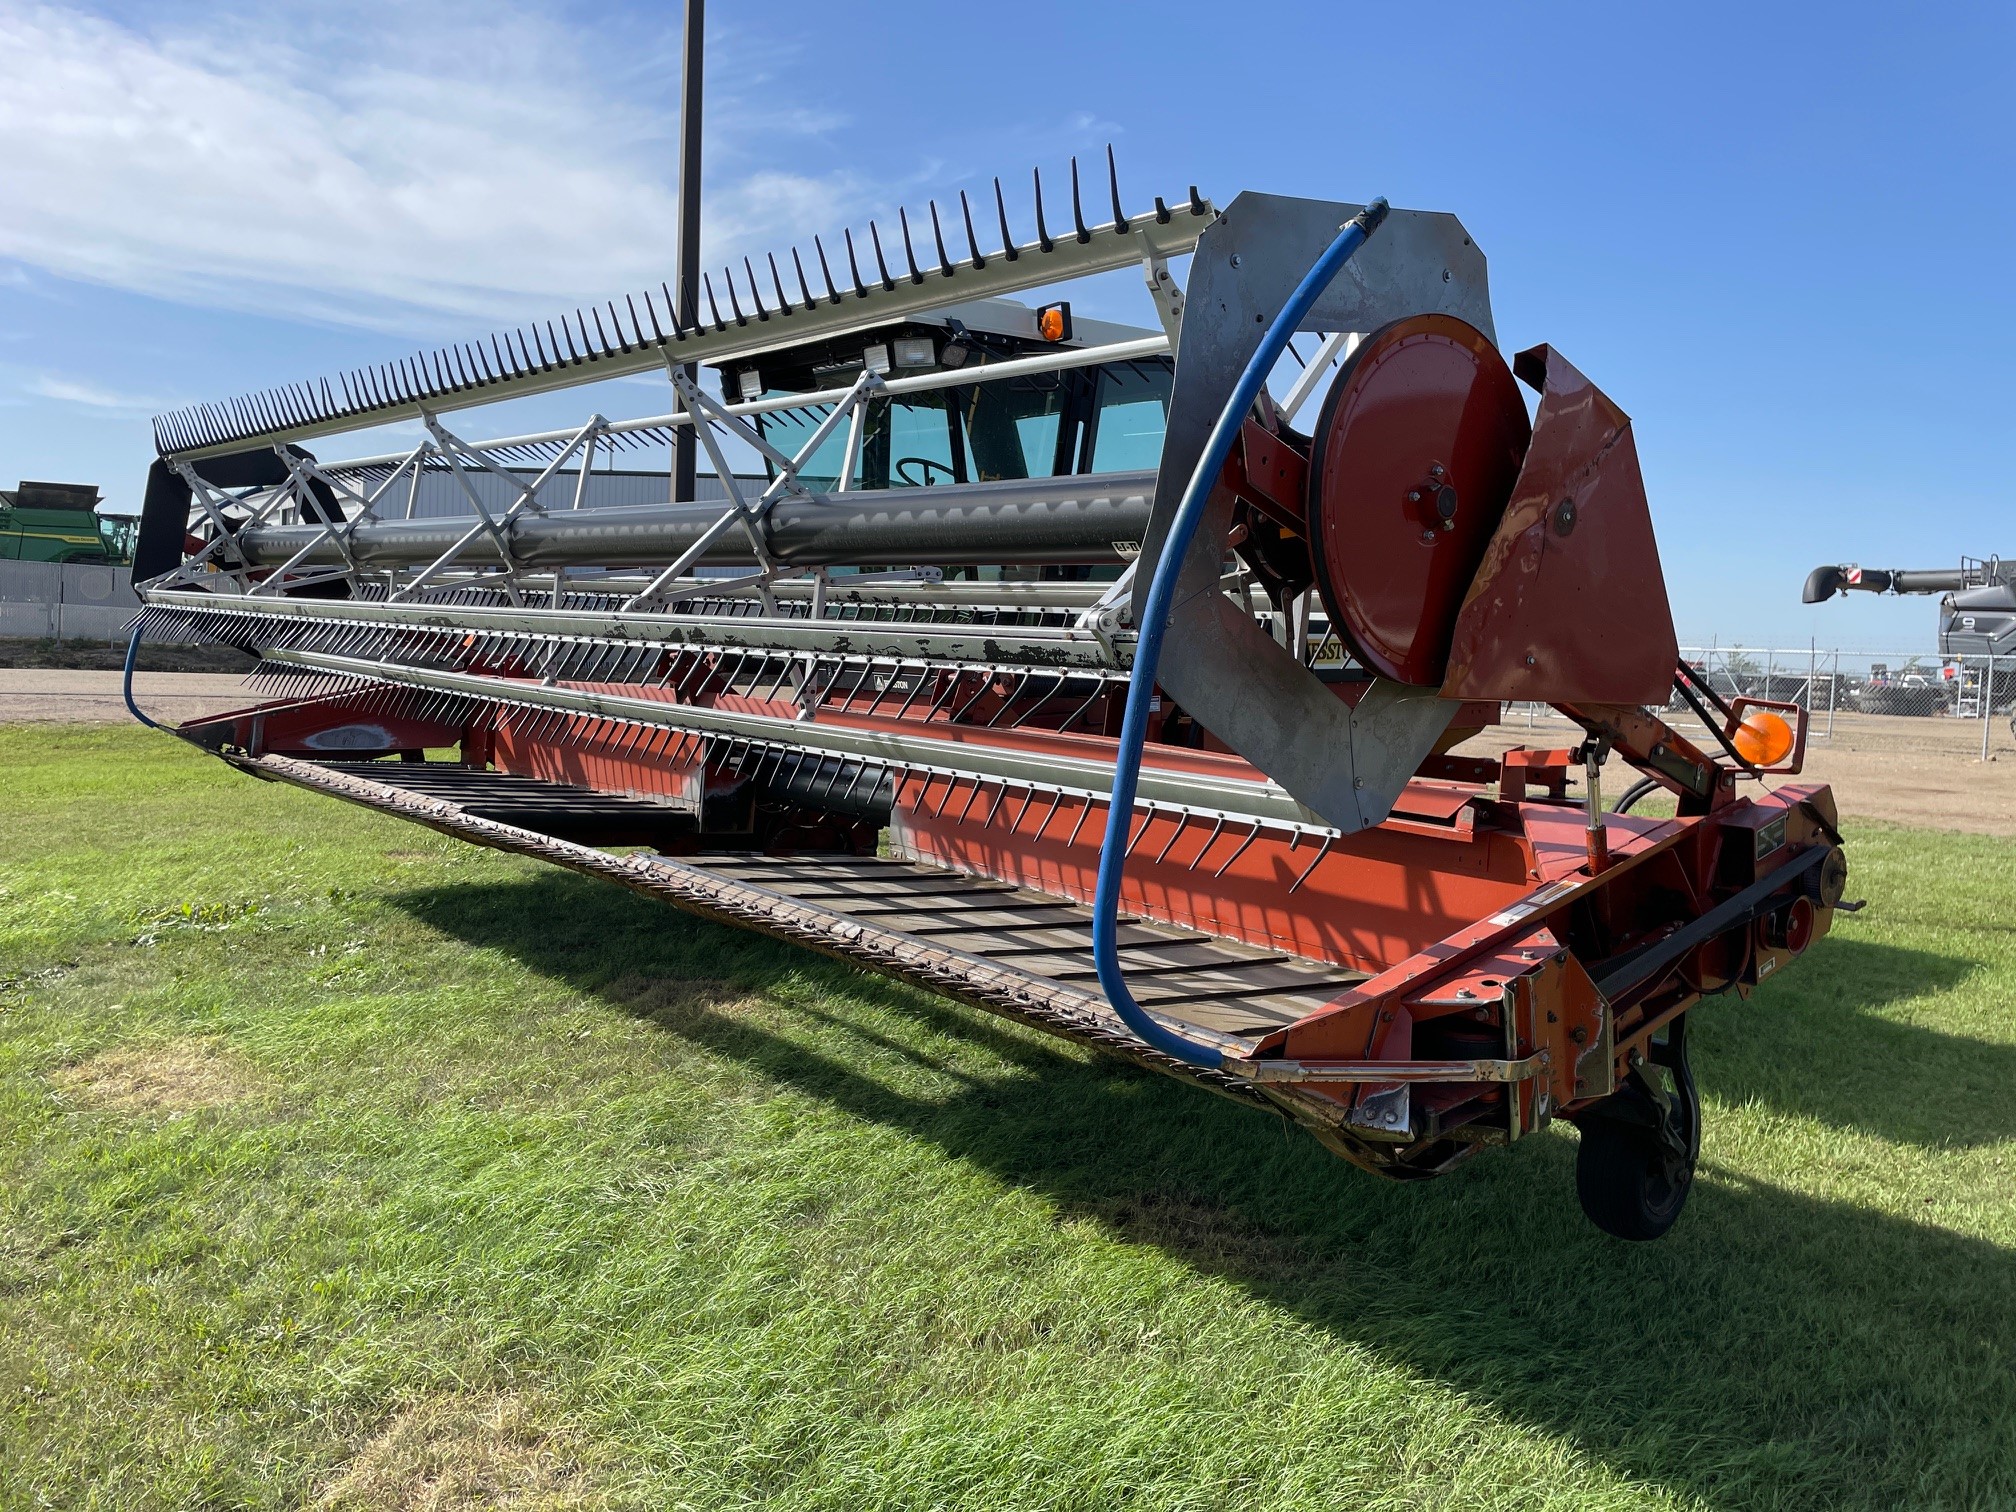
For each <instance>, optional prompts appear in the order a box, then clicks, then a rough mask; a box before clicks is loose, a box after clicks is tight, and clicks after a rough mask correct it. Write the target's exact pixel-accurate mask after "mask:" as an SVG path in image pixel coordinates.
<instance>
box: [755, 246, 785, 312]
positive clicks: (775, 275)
mask: <svg viewBox="0 0 2016 1512" xmlns="http://www.w3.org/2000/svg"><path fill="white" fill-rule="evenodd" d="M764 256H765V258H766V259H767V260H768V262H769V264H770V287H771V288H773V289H775V290H776V291H777V313H778V314H779V315H789V314H790V313H791V301H790V299H789V297H787V296H786V295H785V293H784V275H783V274H781V273H779V272H778V271H777V254H776V253H775V252H767V253H765V254H764ZM751 276H752V277H753V276H754V275H751Z"/></svg>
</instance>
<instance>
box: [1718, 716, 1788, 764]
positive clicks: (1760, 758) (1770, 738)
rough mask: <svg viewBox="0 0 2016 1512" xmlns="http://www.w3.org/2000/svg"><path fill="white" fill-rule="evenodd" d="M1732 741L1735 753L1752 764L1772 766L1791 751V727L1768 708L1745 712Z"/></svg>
mask: <svg viewBox="0 0 2016 1512" xmlns="http://www.w3.org/2000/svg"><path fill="white" fill-rule="evenodd" d="M1731 740H1732V743H1733V744H1734V745H1735V747H1736V754H1737V755H1739V756H1741V757H1742V758H1743V759H1744V760H1745V761H1747V762H1749V763H1750V765H1752V766H1759V767H1774V766H1776V765H1778V763H1779V762H1781V761H1783V760H1784V759H1785V758H1786V757H1788V756H1790V755H1791V754H1792V726H1790V725H1789V724H1787V723H1786V722H1785V720H1784V717H1783V716H1782V715H1778V714H1773V713H1772V712H1771V711H1770V710H1768V709H1760V710H1758V711H1757V712H1756V713H1754V714H1746V715H1744V716H1743V723H1741V724H1739V725H1738V726H1736V733H1735V734H1734V735H1733V736H1732V737H1731Z"/></svg>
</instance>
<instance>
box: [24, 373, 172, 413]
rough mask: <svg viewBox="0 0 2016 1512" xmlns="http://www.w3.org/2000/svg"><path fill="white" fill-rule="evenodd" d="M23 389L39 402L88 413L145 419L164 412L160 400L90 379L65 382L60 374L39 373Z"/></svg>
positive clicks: (65, 379)
mask: <svg viewBox="0 0 2016 1512" xmlns="http://www.w3.org/2000/svg"><path fill="white" fill-rule="evenodd" d="M22 388H23V389H24V390H25V391H26V392H28V393H30V394H34V395H35V396H36V397H38V398H42V399H54V400H56V401H57V402H58V403H59V404H81V405H83V406H84V407H85V408H86V409H95V410H107V411H117V412H121V413H127V414H134V415H145V414H150V413H152V412H153V411H155V410H158V409H161V408H164V406H163V404H162V403H161V401H160V400H158V399H152V398H148V397H147V396H145V395H141V394H122V393H120V392H118V391H117V390H116V389H109V388H106V387H105V386H104V385H103V384H97V383H93V382H91V381H90V380H89V379H85V378H65V377H63V376H62V375H61V374H58V373H37V374H35V375H34V376H33V377H31V378H30V379H29V380H28V381H27V382H26V383H25V384H23V385H22Z"/></svg>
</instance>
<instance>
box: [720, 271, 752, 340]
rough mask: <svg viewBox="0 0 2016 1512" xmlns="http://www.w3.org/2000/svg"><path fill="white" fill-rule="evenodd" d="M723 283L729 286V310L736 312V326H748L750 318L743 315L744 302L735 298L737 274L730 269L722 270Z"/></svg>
mask: <svg viewBox="0 0 2016 1512" xmlns="http://www.w3.org/2000/svg"><path fill="white" fill-rule="evenodd" d="M721 281H722V282H723V283H725V284H726V285H728V308H729V309H731V310H733V311H734V312H735V324H737V325H738V326H746V325H747V324H749V317H748V316H747V315H745V314H743V313H742V301H741V300H739V299H737V298H736V297H735V274H734V272H733V271H732V270H730V269H728V268H723V269H722V270H721Z"/></svg>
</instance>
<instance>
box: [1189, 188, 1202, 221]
mask: <svg viewBox="0 0 2016 1512" xmlns="http://www.w3.org/2000/svg"><path fill="white" fill-rule="evenodd" d="M1190 213H1191V214H1192V215H1202V214H1203V213H1204V196H1203V195H1201V194H1199V193H1198V192H1197V186H1196V185H1195V184H1192V185H1191V186H1190Z"/></svg>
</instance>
